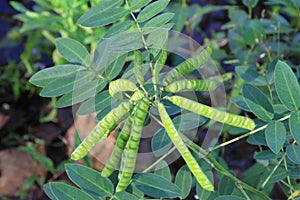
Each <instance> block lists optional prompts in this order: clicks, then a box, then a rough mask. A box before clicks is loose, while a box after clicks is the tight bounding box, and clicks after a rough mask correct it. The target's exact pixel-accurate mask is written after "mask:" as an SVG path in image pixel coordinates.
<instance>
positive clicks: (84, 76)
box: [40, 71, 96, 97]
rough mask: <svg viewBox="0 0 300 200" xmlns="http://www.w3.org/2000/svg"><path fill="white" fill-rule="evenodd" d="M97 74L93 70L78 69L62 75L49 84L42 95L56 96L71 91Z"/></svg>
mask: <svg viewBox="0 0 300 200" xmlns="http://www.w3.org/2000/svg"><path fill="white" fill-rule="evenodd" d="M95 76H96V75H95V74H94V72H91V71H78V72H77V73H76V74H71V75H69V76H65V77H60V78H57V79H55V80H53V81H51V82H50V83H49V84H47V85H46V86H45V87H44V88H43V90H42V91H41V93H40V96H42V97H56V96H60V95H63V94H66V93H68V92H71V91H73V90H74V89H75V87H76V88H78V87H81V86H83V85H85V84H87V83H89V82H91V81H92V79H93V78H94V77H95Z"/></svg>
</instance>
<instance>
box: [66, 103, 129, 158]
mask: <svg viewBox="0 0 300 200" xmlns="http://www.w3.org/2000/svg"><path fill="white" fill-rule="evenodd" d="M130 109H131V104H130V103H129V102H123V103H121V104H120V105H119V106H118V107H117V108H115V109H113V110H111V111H110V112H109V113H108V114H107V115H106V116H105V117H104V118H103V119H102V120H101V121H99V123H98V124H97V125H96V127H95V128H94V129H93V130H92V131H91V133H90V134H89V135H88V136H87V137H86V138H85V139H84V140H83V141H82V142H81V144H80V145H79V146H78V147H77V148H76V149H75V150H74V152H73V153H72V155H71V159H73V160H80V159H81V158H83V157H84V156H86V155H87V154H88V152H89V151H90V150H91V149H92V148H93V147H94V146H95V145H96V144H97V143H99V142H101V141H103V140H104V139H105V138H107V136H108V135H109V134H110V132H111V131H112V130H114V129H115V127H116V126H117V124H118V123H119V122H120V121H121V120H123V119H124V117H126V116H128V115H129V111H130Z"/></svg>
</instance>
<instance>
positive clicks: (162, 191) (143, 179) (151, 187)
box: [133, 173, 181, 199]
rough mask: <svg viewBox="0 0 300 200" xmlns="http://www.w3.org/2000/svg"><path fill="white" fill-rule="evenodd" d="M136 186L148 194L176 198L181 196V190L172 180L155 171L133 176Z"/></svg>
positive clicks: (155, 196)
mask: <svg viewBox="0 0 300 200" xmlns="http://www.w3.org/2000/svg"><path fill="white" fill-rule="evenodd" d="M133 181H134V184H135V186H136V187H137V188H138V189H139V190H141V191H142V192H143V193H144V194H146V195H147V196H152V197H154V198H167V199H174V198H176V197H180V196H181V191H180V189H179V188H178V187H177V185H175V184H174V183H172V182H171V181H169V180H167V179H165V178H163V177H161V176H159V175H157V174H154V173H139V174H136V175H135V176H134V178H133Z"/></svg>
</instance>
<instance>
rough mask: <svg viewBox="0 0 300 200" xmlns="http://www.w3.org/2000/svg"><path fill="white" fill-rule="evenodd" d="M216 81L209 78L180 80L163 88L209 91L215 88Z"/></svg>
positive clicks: (172, 90) (168, 89) (169, 89)
mask: <svg viewBox="0 0 300 200" xmlns="http://www.w3.org/2000/svg"><path fill="white" fill-rule="evenodd" d="M216 86H217V84H216V82H215V81H211V80H181V81H175V82H173V83H171V84H170V85H168V86H167V87H166V88H165V89H166V91H167V92H172V93H175V92H184V91H199V92H209V91H213V90H215V89H216Z"/></svg>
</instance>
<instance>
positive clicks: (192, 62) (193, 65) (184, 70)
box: [163, 47, 212, 86]
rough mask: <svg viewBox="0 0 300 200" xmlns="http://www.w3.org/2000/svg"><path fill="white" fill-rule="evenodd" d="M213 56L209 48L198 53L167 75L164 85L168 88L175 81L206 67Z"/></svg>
mask: <svg viewBox="0 0 300 200" xmlns="http://www.w3.org/2000/svg"><path fill="white" fill-rule="evenodd" d="M211 54H212V50H211V48H209V47H207V48H206V49H203V51H201V52H199V53H197V54H196V55H194V56H193V57H191V58H189V59H187V60H186V61H184V62H182V63H180V64H179V65H177V66H176V67H175V68H174V69H172V70H171V71H170V72H169V73H168V74H167V76H166V77H165V78H164V79H163V84H164V85H165V86H167V85H169V84H170V83H172V82H173V81H175V80H178V79H179V78H181V77H182V76H185V75H188V74H189V73H191V72H192V71H194V70H195V69H197V68H199V67H200V66H202V65H204V64H205V63H206V62H207V60H208V59H209V58H210V55H211Z"/></svg>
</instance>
